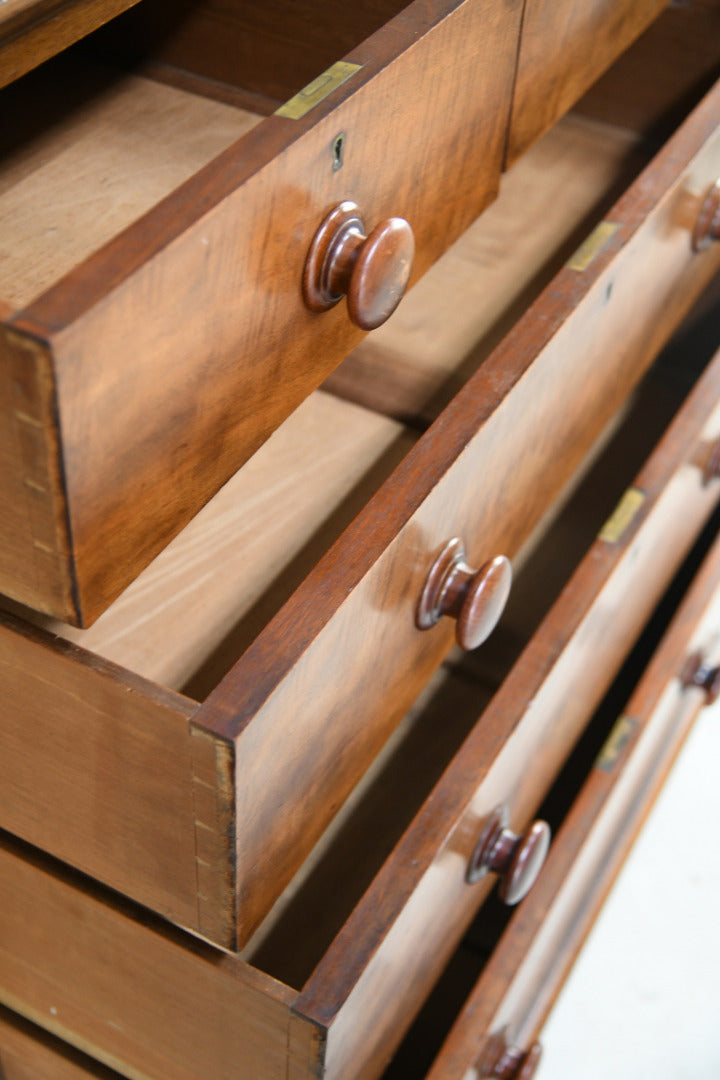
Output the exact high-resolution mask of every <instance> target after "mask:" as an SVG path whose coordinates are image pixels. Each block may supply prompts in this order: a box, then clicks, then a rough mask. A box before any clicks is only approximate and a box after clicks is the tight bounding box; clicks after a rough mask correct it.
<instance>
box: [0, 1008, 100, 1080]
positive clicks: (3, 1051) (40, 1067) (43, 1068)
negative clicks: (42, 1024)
mask: <svg viewBox="0 0 720 1080" xmlns="http://www.w3.org/2000/svg"><path fill="white" fill-rule="evenodd" d="M0 1076H2V1078H3V1080H120V1076H119V1073H116V1072H113V1071H111V1070H110V1069H107V1068H105V1066H104V1065H100V1064H99V1063H98V1062H97V1061H93V1060H92V1059H91V1058H89V1057H87V1056H86V1055H85V1054H81V1053H79V1052H78V1051H76V1050H74V1049H72V1047H70V1046H68V1045H67V1044H66V1043H63V1042H61V1041H60V1040H59V1039H55V1038H53V1036H52V1035H48V1033H47V1032H46V1031H43V1029H42V1028H39V1027H37V1026H36V1025H35V1024H29V1023H28V1022H27V1021H26V1020H23V1019H22V1017H20V1016H17V1015H16V1014H15V1013H11V1012H10V1010H9V1009H3V1008H2V1007H0Z"/></svg>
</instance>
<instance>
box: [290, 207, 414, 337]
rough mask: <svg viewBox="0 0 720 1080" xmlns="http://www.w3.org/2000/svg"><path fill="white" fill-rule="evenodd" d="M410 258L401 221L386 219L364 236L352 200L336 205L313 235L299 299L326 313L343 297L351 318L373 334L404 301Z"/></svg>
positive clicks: (408, 234) (410, 242)
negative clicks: (303, 299)
mask: <svg viewBox="0 0 720 1080" xmlns="http://www.w3.org/2000/svg"><path fill="white" fill-rule="evenodd" d="M414 254H415V238H414V237H413V231H412V229H411V228H410V226H409V225H408V223H407V221H405V220H404V218H398V217H393V218H388V219H387V221H381V222H380V224H379V225H376V226H375V228H374V229H373V231H372V232H371V233H370V235H369V236H367V235H366V232H365V226H364V224H363V221H362V218H361V217H360V209H359V207H358V206H357V204H356V203H354V202H342V203H340V205H339V206H336V207H335V209H334V210H332V211H331V212H330V213H329V214H328V216H327V217H326V218H325V220H324V221H323V223H322V225H321V226H320V228H319V229H318V231H317V232H316V233H315V237H314V239H313V242H312V244H311V245H310V251H309V252H308V257H307V259H306V261H305V270H304V272H303V296H304V298H305V303H306V305H307V306H308V307H309V308H310V310H311V311H327V309H328V308H331V307H333V306H334V305H335V304H337V302H338V300H341V299H342V297H343V296H347V303H348V313H349V315H350V318H351V319H352V321H353V322H354V323H355V325H356V326H359V327H360V329H361V330H374V329H375V327H376V326H381V325H382V323H384V322H385V321H386V320H387V319H389V318H390V316H391V315H392V313H393V311H394V310H395V308H396V307H397V306H398V304H399V303H400V301H401V300H402V298H403V295H404V293H405V289H406V288H407V283H408V280H409V278H410V271H411V270H412V262H413V256H414Z"/></svg>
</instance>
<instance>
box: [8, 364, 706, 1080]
mask: <svg viewBox="0 0 720 1080" xmlns="http://www.w3.org/2000/svg"><path fill="white" fill-rule="evenodd" d="M719 378H720V362H718V361H716V363H715V365H714V366H713V367H712V368H711V369H710V371H709V372H708V374H707V375H706V376H705V377H704V379H703V381H702V382H701V383H700V384H699V386H698V387H697V389H696V390H695V391H694V392H693V394H692V395H691V397H690V398H689V399H688V402H687V404H686V405H685V406H684V408H683V410H682V412H681V413H680V415H679V417H678V419H677V421H676V422H675V423H674V424H673V426H672V427H671V429H670V430H669V431H668V433H667V435H666V436H665V438H664V439H663V441H662V443H661V445H660V446H659V448H658V449H657V451H655V452H654V453H653V455H652V457H651V459H650V461H649V462H648V464H647V465H646V466H645V468H644V469H643V471H642V472H641V473H640V475H639V476H638V477H637V480H636V485H637V486H638V487H639V486H641V485H642V487H643V489H644V490H646V492H647V503H646V505H645V506H644V509H643V513H642V514H641V515H640V518H638V519H637V520H635V521H634V522H633V524H632V527H630V528H628V530H627V531H626V532H625V533H624V534H623V535H622V537H621V538H620V539H619V540H618V541H617V542H614V543H608V542H606V541H602V540H598V541H597V542H596V543H595V545H594V546H593V548H592V550H591V551H590V553H589V555H588V558H587V560H586V564H585V565H584V566H583V567H582V568H581V570H580V571H579V572H578V573H576V574H575V575H574V577H573V580H572V581H571V582H570V583H569V585H568V589H567V591H566V594H565V595H564V596H563V597H562V598H561V600H560V601H559V604H558V605H557V607H556V608H555V609H554V610H553V612H551V613H550V615H549V616H548V619H547V620H546V623H545V625H544V626H543V627H542V629H541V631H540V633H539V634H538V635H536V637H535V638H534V639H533V641H532V642H531V643H530V644H529V646H528V651H527V654H526V655H525V656H524V657H523V658H522V659H521V661H520V662H519V664H518V667H517V669H516V670H515V671H514V672H513V674H512V675H511V677H510V679H509V680H508V683H507V684H506V686H505V687H504V688H503V691H502V693H501V694H500V695H499V696H498V697H496V698H494V699H493V700H492V701H490V703H489V705H487V708H486V709H485V711H484V712H482V715H481V716H480V720H479V722H478V723H476V724H475V720H476V717H477V716H478V715H480V714H481V711H482V709H483V706H484V705H485V702H486V701H487V693H485V694H484V693H483V692H482V691H481V690H480V689H479V688H478V686H477V685H476V684H473V683H472V682H471V681H470V680H468V679H466V678H463V677H462V675H460V674H458V672H457V671H456V670H455V669H452V668H446V669H445V670H444V671H443V672H442V673H441V675H440V676H439V677H438V678H437V679H436V680H435V685H434V687H432V688H431V693H430V696H429V700H428V699H427V698H426V700H425V701H424V702H423V703H422V705H421V708H420V710H419V712H417V713H415V714H414V715H411V717H410V718H409V721H408V723H407V725H406V726H405V728H404V730H403V731H402V732H401V734H400V738H399V739H398V740H397V742H396V743H395V745H394V746H393V747H392V748H391V753H390V755H389V756H387V757H386V758H385V760H384V762H383V763H382V764H381V766H380V768H379V770H377V771H376V772H375V774H374V775H373V776H371V777H370V778H369V782H368V784H367V785H366V786H365V788H364V790H363V791H362V792H361V795H360V797H359V798H358V799H356V800H355V801H354V805H352V806H351V807H350V808H349V812H348V814H347V815H346V816H345V820H344V822H343V823H342V827H341V829H340V830H339V831H338V832H336V833H335V835H334V836H333V837H332V838H331V845H330V847H331V848H334V850H329V849H328V848H327V847H326V848H325V850H324V851H321V852H320V854H319V856H318V857H317V858H316V859H315V861H314V865H313V866H312V867H311V869H310V872H309V874H308V875H307V876H306V877H305V880H304V881H303V882H301V883H300V885H299V887H298V888H297V889H296V890H295V892H294V894H293V895H291V896H290V898H289V901H288V903H287V904H286V905H285V906H284V907H282V906H281V909H280V911H279V912H278V913H274V914H273V916H272V918H271V920H270V921H269V922H270V925H269V926H268V927H266V928H265V929H264V932H263V934H262V935H259V937H258V938H257V939H256V941H254V942H251V943H250V945H249V946H248V948H247V949H246V951H245V954H244V956H243V957H242V958H230V957H225V958H220V957H219V956H218V955H217V954H214V955H213V953H212V951H211V950H209V949H207V948H205V947H203V946H201V945H200V944H199V943H198V944H196V945H193V944H191V942H190V941H189V940H188V939H187V938H185V939H183V938H182V937H181V936H180V935H176V934H174V933H173V932H172V931H170V930H169V929H167V928H163V927H162V926H161V925H160V924H159V923H158V922H157V921H156V920H153V919H151V918H149V917H147V916H146V917H145V918H144V919H143V920H141V921H138V920H137V914H138V913H137V911H135V910H134V909H132V908H130V907H128V908H125V907H124V906H122V905H119V904H118V903H115V902H113V901H111V900H110V898H109V897H108V895H107V894H103V893H102V892H98V890H96V889H93V888H92V886H88V883H87V882H85V883H82V882H79V881H78V880H77V879H76V878H74V877H73V876H72V875H70V876H68V874H67V873H64V872H62V871H60V870H59V869H58V868H55V869H53V868H52V867H51V866H49V865H46V864H43V862H42V860H41V859H40V858H39V857H38V856H33V855H31V854H30V852H29V851H28V850H27V849H24V850H22V849H20V848H17V847H14V846H13V844H12V843H11V842H9V841H8V842H7V843H5V844H4V845H1V846H0V861H1V862H2V867H3V874H2V875H0V879H1V880H2V882H3V885H2V888H3V889H4V890H5V896H4V903H5V905H6V907H7V910H8V911H10V912H11V913H12V914H11V917H10V918H9V920H6V921H5V923H4V925H3V928H2V930H0V948H1V949H2V951H3V964H2V965H1V967H2V972H3V974H2V977H0V1000H3V1001H5V1002H8V1003H9V1004H12V1006H13V1007H14V1008H15V1009H18V1010H19V1011H21V1012H22V1013H23V1014H24V1015H26V1016H27V1017H29V1018H31V1019H33V1020H34V1021H36V1022H38V1023H41V1024H43V1025H44V1026H46V1027H47V1028H48V1030H51V1031H53V1032H55V1033H56V1034H59V1035H61V1036H62V1037H63V1038H64V1039H66V1040H68V1042H70V1043H71V1044H73V1045H74V1046H76V1047H78V1048H83V1049H85V1050H88V1051H90V1052H91V1053H92V1054H93V1055H95V1056H97V1057H98V1058H99V1059H100V1060H101V1061H104V1062H106V1063H108V1064H112V1065H114V1066H115V1067H116V1068H118V1069H119V1070H120V1071H121V1072H123V1073H124V1074H126V1075H134V1072H133V1070H134V1071H135V1072H138V1073H140V1074H141V1075H143V1076H147V1077H148V1078H150V1080H160V1078H161V1077H162V1078H163V1080H166V1078H167V1080H175V1078H177V1080H189V1078H191V1077H193V1078H195V1077H197V1078H198V1080H199V1078H200V1077H204V1076H207V1075H212V1076H218V1077H223V1076H226V1075H227V1076H231V1075H233V1076H239V1077H241V1078H242V1077H244V1076H247V1077H248V1080H249V1078H250V1077H253V1080H254V1077H255V1076H256V1075H258V1071H257V1070H267V1074H268V1075H270V1076H273V1075H279V1076H281V1075H283V1073H282V1069H283V1067H285V1066H286V1064H290V1065H291V1066H292V1069H294V1070H295V1072H294V1073H293V1072H291V1075H294V1076H296V1077H297V1078H301V1077H302V1078H306V1077H310V1076H312V1075H315V1073H316V1072H317V1070H318V1069H319V1068H323V1069H324V1075H327V1076H328V1077H332V1078H335V1077H338V1078H339V1077H342V1078H343V1080H355V1078H357V1077H362V1078H363V1080H370V1078H377V1077H378V1076H379V1075H380V1072H381V1070H382V1067H383V1064H384V1062H385V1061H386V1060H387V1057H388V1055H389V1054H390V1053H391V1052H392V1049H393V1047H394V1045H395V1043H396V1042H397V1040H398V1039H399V1037H400V1035H401V1033H402V1031H403V1029H404V1027H405V1026H407V1024H408V1023H409V1022H410V1020H411V1019H412V1015H413V1014H414V1012H415V1011H416V1009H417V1008H418V1006H419V1004H420V1002H421V1000H422V997H423V995H424V993H425V991H426V990H427V988H428V987H429V985H430V984H431V983H432V981H433V979H434V978H435V977H436V976H437V974H438V973H439V971H440V969H441V967H442V966H443V963H444V961H445V959H446V958H447V956H448V955H449V954H450V952H451V951H452V949H453V947H454V946H455V944H456V943H457V940H458V937H459V936H460V934H461V933H462V931H463V929H464V927H465V926H466V925H467V922H468V920H469V919H470V918H471V917H472V915H473V914H474V912H475V911H476V909H477V907H478V906H479V905H480V903H481V902H482V900H483V899H484V897H485V895H486V893H487V891H488V889H489V887H490V886H491V885H492V880H491V879H490V880H488V881H487V882H486V883H485V884H484V885H480V886H479V887H473V888H470V887H469V886H467V885H466V884H465V882H464V869H465V866H466V864H467V858H468V857H469V853H470V851H471V850H472V847H473V844H474V841H475V837H476V835H477V828H478V825H479V822H480V821H481V820H482V818H483V816H484V814H485V813H486V812H487V810H488V809H491V808H492V807H493V806H494V805H496V803H497V802H498V801H505V799H506V798H507V800H508V802H509V805H511V807H512V811H513V823H514V824H516V825H518V824H521V823H522V822H523V821H525V820H527V818H528V816H529V815H530V814H531V813H532V811H533V810H534V808H535V806H536V805H537V803H538V801H539V800H540V798H541V796H542V793H543V790H544V789H545V788H546V787H547V786H548V784H549V782H550V780H551V779H552V776H553V775H554V774H555V772H556V771H557V769H558V768H559V766H560V764H561V762H562V760H563V758H564V756H565V754H566V753H567V750H568V747H569V744H571V743H572V741H573V737H574V735H576V734H577V731H578V730H579V727H580V726H581V725H582V722H583V717H585V716H586V715H587V713H588V712H589V711H590V710H591V709H592V705H593V700H594V698H595V696H596V693H597V692H598V688H597V686H596V687H594V688H590V689H589V690H588V692H587V693H586V692H585V691H586V690H587V685H586V673H587V671H588V668H589V664H588V662H587V658H588V657H592V660H593V664H594V672H595V673H596V676H595V677H596V678H597V680H598V683H600V682H601V681H603V680H608V679H609V678H610V677H611V674H612V670H611V669H612V667H613V665H614V664H615V663H616V659H617V654H618V653H619V652H622V651H623V650H624V649H625V648H626V647H627V644H628V639H629V638H630V637H632V634H633V627H634V626H635V625H636V624H638V625H639V623H641V622H642V621H643V619H644V615H645V611H644V610H643V607H648V606H651V605H652V602H653V596H654V595H657V593H658V591H659V590H661V588H662V585H663V581H664V580H666V579H667V576H668V574H669V573H671V570H672V564H673V563H674V562H676V561H677V560H678V559H679V558H680V556H681V554H682V551H683V550H684V549H685V548H686V546H687V544H688V542H689V541H690V539H691V537H692V535H693V534H694V532H695V531H696V529H697V528H699V526H700V524H701V521H702V519H703V517H704V516H705V515H706V514H707V513H708V512H709V509H710V507H711V506H712V504H713V503H715V502H717V498H718V494H720V490H719V489H720V482H718V481H716V482H715V484H714V485H711V486H709V487H703V485H702V483H701V470H700V468H699V467H698V466H700V465H702V464H703V463H704V452H703V448H705V447H706V446H707V445H708V443H709V442H710V441H712V440H713V439H714V438H715V437H716V436H717V434H718V431H719V430H720V413H719V412H718V407H717V405H716V404H715V401H716V393H715V391H716V389H717V384H718V379H719ZM696 462H697V463H696ZM715 575H716V577H717V567H716V569H715ZM705 584H707V582H705ZM628 591H632V592H633V594H637V595H639V596H642V597H643V602H642V605H640V604H639V605H624V604H623V603H622V600H623V598H624V597H625V596H626V595H627V593H628ZM698 596H699V594H698ZM698 596H696V598H695V607H696V608H697V607H698ZM706 599H707V594H706V593H705V592H704V591H703V601H706ZM695 615H697V610H695ZM608 620H610V622H611V624H612V626H613V630H614V631H617V633H613V634H612V635H611V634H609V633H608ZM618 621H623V625H622V626H620V627H618V625H617V623H618ZM690 621H691V620H690V617H689V616H688V619H687V620H686V625H689V624H690ZM693 625H694V623H693ZM578 649H579V650H580V652H581V653H582V654H583V655H579V654H578V651H577V650H578ZM613 657H614V658H615V659H611V658H613ZM676 658H677V650H676V651H675V659H676ZM578 678H581V679H582V680H583V693H582V694H581V693H579V692H574V690H573V686H574V682H573V680H578ZM568 680H570V681H568ZM449 701H451V702H452V708H451V710H450V715H451V717H452V721H451V722H440V720H441V718H442V717H443V715H445V716H447V708H448V702H449ZM561 706H562V708H564V709H565V710H566V711H565V713H564V714H563V717H562V720H561V721H559V715H560V714H559V712H558V709H559V708H560V707H561ZM570 714H572V715H570ZM518 715H520V717H521V719H520V721H519V722H517V718H518ZM559 727H560V728H562V734H561V735H560V733H559V732H558V728H559ZM509 728H513V732H512V733H511V732H510V731H509ZM549 731H553V732H554V733H555V737H554V738H549V737H548V732H549ZM467 732H469V735H468V737H467V738H466V739H465V741H464V742H463V741H462V740H463V739H464V738H465V735H466V733H467ZM458 747H459V749H458ZM447 755H454V756H453V757H452V760H451V761H450V763H449V764H448V765H447V769H446V771H445V772H444V773H443V774H442V775H441V776H440V778H439V780H438V782H437V784H436V786H435V788H434V789H433V791H432V792H431V794H430V796H429V797H428V799H427V801H426V802H424V803H423V801H422V800H423V797H424V794H425V792H426V791H427V786H426V785H427V784H428V783H432V782H433V781H434V779H435V778H436V777H437V776H438V773H439V772H440V770H441V769H442V768H443V766H444V765H445V763H446V761H447V760H448V756H447ZM530 758H531V759H532V761H533V769H532V770H530V769H528V768H527V765H526V763H527V761H528V759H530ZM540 758H542V761H540ZM509 793H512V794H511V795H510V794H509ZM418 806H419V810H418V809H416V808H417V807H418ZM379 837H380V839H379V840H378V838H379ZM393 845H394V846H393ZM380 864H382V865H380ZM31 893H34V894H36V895H37V897H38V900H37V902H36V904H35V905H34V907H33V908H32V918H30V917H29V916H26V915H25V914H24V912H25V911H26V909H27V904H26V903H25V902H24V901H23V898H24V897H25V896H27V895H30V894H31ZM348 914H349V920H348V921H346V918H347V915H348ZM69 939H72V940H73V941H74V942H75V948H74V950H73V952H72V954H71V956H70V957H68V951H67V950H66V949H64V948H62V945H61V944H59V943H61V942H62V941H63V940H69ZM108 950H109V951H108ZM115 950H117V953H116V951H115ZM120 955H121V956H122V957H123V958H124V962H123V964H122V965H119V961H118V959H117V957H118V956H120ZM100 956H102V963H101V962H99V957H100ZM318 961H319V962H318ZM313 969H315V970H313ZM308 972H310V976H309V978H308ZM268 976H270V977H268ZM278 977H280V978H281V981H280V982H278V981H275V980H277V979H278ZM157 980H160V984H159V983H158V981H157ZM306 980H307V981H306ZM303 983H304V984H305V985H304V986H303ZM158 985H163V986H164V987H165V989H164V991H163V992H162V994H160V995H159V997H158V993H159V991H158ZM298 989H301V993H300V994H296V993H295V991H296V990H298ZM50 994H51V995H52V1009H51V1010H48V1008H47V1007H43V1005H44V1003H45V1002H47V1001H48V1000H49V997H48V995H50ZM198 995H199V996H200V998H201V999H202V1002H204V1003H205V1005H203V1007H201V1008H200V1009H198V1001H197V997H198ZM153 997H155V999H156V1007H155V1008H154V1009H153V1008H151V1006H150V1002H151V1000H152V999H153ZM157 1002H160V1004H159V1005H157ZM206 1006H207V1007H206ZM148 1009H149V1010H150V1013H149V1014H148ZM107 1015H112V1016H116V1017H119V1020H118V1022H117V1026H116V1027H113V1028H112V1029H110V1027H109V1025H107V1023H104V1022H103V1017H105V1016H107ZM248 1017H251V1022H252V1033H253V1034H252V1038H251V1039H250V1036H249V1033H248V1029H247V1028H246V1023H247V1022H248ZM326 1032H327V1037H325V1033H326ZM248 1040H249V1042H248ZM241 1044H243V1045H244V1046H245V1047H246V1049H245V1050H244V1052H243V1053H242V1054H241V1055H240V1057H239V1058H238V1059H237V1060H233V1055H237V1053H238V1047H239V1046H240V1045H241ZM288 1048H289V1049H288ZM288 1053H291V1054H292V1057H291V1059H290V1060H289V1061H288V1058H287V1057H283V1055H287V1054H288ZM231 1069H232V1070H234V1072H232V1071H230V1070H231ZM253 1070H256V1072H253ZM273 1070H275V1071H273ZM313 1070H315V1073H314V1072H313ZM259 1075H265V1072H264V1071H260V1072H259Z"/></svg>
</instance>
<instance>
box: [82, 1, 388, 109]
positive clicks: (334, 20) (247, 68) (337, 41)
mask: <svg viewBox="0 0 720 1080" xmlns="http://www.w3.org/2000/svg"><path fill="white" fill-rule="evenodd" d="M406 6H407V0H359V2H356V3H353V4H352V5H345V6H344V7H343V9H342V10H340V9H339V8H338V6H337V5H336V4H334V3H332V0H263V3H252V4H248V3H241V2H239V0H230V2H227V0H225V2H223V0H200V2H198V0H180V2H176V3H175V4H173V8H172V11H171V12H169V11H168V7H167V4H165V3H164V2H163V0H143V3H142V5H141V6H140V7H138V8H137V9H136V10H134V11H133V12H131V13H130V14H129V15H128V16H126V17H125V18H123V19H121V20H118V22H117V23H115V24H113V26H112V28H111V33H106V34H105V35H104V37H103V39H101V45H102V47H103V48H104V49H105V50H107V51H110V52H112V53H116V54H119V55H121V56H129V57H132V58H139V59H147V58H149V57H152V62H157V61H159V62H160V63H162V64H164V65H166V66H167V69H168V73H170V72H175V73H176V77H177V76H179V77H182V76H183V75H184V74H185V73H192V74H193V75H195V76H198V77H200V78H201V79H203V80H205V82H206V85H207V86H208V89H209V90H210V92H213V90H212V89H211V88H217V87H229V86H232V87H238V88H241V89H242V90H244V91H250V92H251V93H253V94H256V95H258V96H259V97H262V98H265V99H269V100H275V101H277V103H278V104H280V103H281V102H282V101H285V100H286V99H287V98H289V97H291V96H292V95H293V94H295V93H297V92H298V90H301V89H302V87H303V86H305V85H307V84H308V83H310V82H311V81H312V80H313V79H315V78H316V77H317V76H318V74H319V73H320V72H321V71H325V69H326V68H328V67H330V65H331V64H333V63H334V62H335V61H336V60H339V59H340V57H342V56H345V55H346V53H349V52H351V51H352V50H353V49H354V48H356V47H357V46H358V45H359V44H360V43H361V42H362V41H364V40H365V38H367V37H369V36H370V35H371V34H373V33H375V31H376V30H378V29H380V27H381V26H383V25H384V23H386V22H387V21H388V20H389V19H391V18H393V17H394V16H396V15H398V14H399V13H400V12H401V11H402V9H403V8H404V7H406Z"/></svg>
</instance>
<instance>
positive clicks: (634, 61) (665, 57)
mask: <svg viewBox="0 0 720 1080" xmlns="http://www.w3.org/2000/svg"><path fill="white" fill-rule="evenodd" d="M718 78H720V4H719V3H718V0H685V2H684V3H682V4H669V5H668V7H666V8H665V10H664V11H663V12H662V14H661V15H660V16H659V18H657V19H656V20H655V22H653V23H651V25H650V26H649V27H648V29H647V30H646V31H645V32H644V33H643V34H642V35H641V36H640V37H639V38H638V40H637V41H636V42H635V44H634V45H633V46H632V47H631V48H630V49H628V51H627V52H626V53H624V54H623V55H622V56H621V57H619V58H618V60H617V61H616V62H615V64H613V66H612V68H611V69H610V71H608V73H607V74H606V75H604V76H603V77H602V78H601V79H599V80H598V81H597V82H596V83H595V84H594V85H593V86H592V87H591V88H590V89H589V90H588V92H587V94H586V95H585V97H584V98H583V99H582V101H580V102H579V103H578V110H581V111H582V112H583V113H584V114H585V115H588V116H594V117H597V118H598V119H600V120H610V119H611V120H612V121H614V122H615V123H621V124H626V125H628V126H629V127H632V128H633V129H634V130H635V131H644V132H648V133H649V132H652V133H653V134H655V133H662V132H667V131H671V130H672V128H673V127H674V126H676V125H677V124H679V123H680V122H681V120H682V117H683V115H684V113H685V112H686V111H687V109H688V107H689V106H690V105H691V104H692V103H693V102H694V101H697V100H699V98H700V97H701V96H702V95H703V94H705V93H707V91H708V90H709V89H710V87H711V86H712V84H713V83H714V82H716V81H717V79H718Z"/></svg>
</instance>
